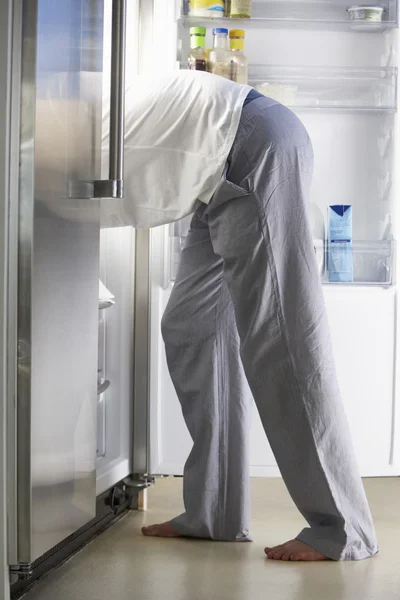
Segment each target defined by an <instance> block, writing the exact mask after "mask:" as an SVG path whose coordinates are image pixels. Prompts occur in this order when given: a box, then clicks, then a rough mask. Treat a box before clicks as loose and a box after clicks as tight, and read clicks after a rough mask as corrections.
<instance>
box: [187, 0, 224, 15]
mask: <svg viewBox="0 0 400 600" xmlns="http://www.w3.org/2000/svg"><path fill="white" fill-rule="evenodd" d="M188 15H189V17H210V18H214V19H216V18H218V17H224V16H225V2H224V0H190V2H189V12H188Z"/></svg>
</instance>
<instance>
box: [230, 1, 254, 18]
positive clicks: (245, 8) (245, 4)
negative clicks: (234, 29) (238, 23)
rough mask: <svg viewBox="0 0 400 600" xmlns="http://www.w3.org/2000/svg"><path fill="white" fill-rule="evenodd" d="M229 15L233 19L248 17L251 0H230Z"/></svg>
mask: <svg viewBox="0 0 400 600" xmlns="http://www.w3.org/2000/svg"><path fill="white" fill-rule="evenodd" d="M229 16H230V17H233V18H235V19H250V17H251V0H231V2H230V11H229Z"/></svg>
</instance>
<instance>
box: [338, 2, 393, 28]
mask: <svg viewBox="0 0 400 600" xmlns="http://www.w3.org/2000/svg"><path fill="white" fill-rule="evenodd" d="M347 12H348V13H349V16H350V20H351V21H352V22H353V27H354V28H355V29H357V28H359V29H366V28H368V27H371V28H376V27H377V26H378V25H379V24H380V23H381V22H382V18H383V13H384V12H385V9H384V8H383V7H382V6H373V5H369V6H368V5H363V6H361V5H360V6H351V7H350V8H348V9H347Z"/></svg>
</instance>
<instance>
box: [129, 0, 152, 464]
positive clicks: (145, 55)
mask: <svg viewBox="0 0 400 600" xmlns="http://www.w3.org/2000/svg"><path fill="white" fill-rule="evenodd" d="M154 10H155V7H154V0H140V3H139V32H140V38H139V73H146V71H147V70H148V68H149V67H150V68H151V65H150V64H149V60H150V61H151V59H152V52H149V49H150V48H152V45H153V36H154ZM134 332H135V345H134V356H135V370H134V371H135V374H134V403H133V450H132V451H133V456H132V465H133V472H134V473H135V474H137V475H147V474H149V467H150V389H149V383H150V231H149V230H146V229H139V230H138V231H137V232H136V246H135V320H134Z"/></svg>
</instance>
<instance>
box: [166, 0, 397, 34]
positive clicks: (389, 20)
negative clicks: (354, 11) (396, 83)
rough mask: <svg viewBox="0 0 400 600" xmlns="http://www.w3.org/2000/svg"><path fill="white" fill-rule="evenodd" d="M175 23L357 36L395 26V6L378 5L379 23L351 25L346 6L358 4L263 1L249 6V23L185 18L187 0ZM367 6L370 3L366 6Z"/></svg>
mask: <svg viewBox="0 0 400 600" xmlns="http://www.w3.org/2000/svg"><path fill="white" fill-rule="evenodd" d="M177 4H178V9H177V18H178V22H180V23H182V24H183V25H184V26H185V27H192V26H202V27H207V26H211V27H230V26H232V27H238V26H240V27H245V28H247V29H248V28H250V27H268V26H269V25H270V26H276V25H279V24H282V25H286V26H288V27H293V26H296V25H300V26H301V25H302V24H303V25H305V26H312V25H313V24H315V25H317V26H321V25H324V24H325V25H327V26H330V27H335V26H336V27H341V28H348V29H350V30H353V29H356V30H359V31H361V32H363V31H364V32H366V31H370V32H377V31H385V29H388V28H393V27H396V26H397V23H396V14H397V2H395V1H391V0H384V1H383V2H378V3H377V6H382V7H383V8H384V9H385V10H384V13H383V19H382V21H381V22H376V23H374V22H372V23H371V22H368V21H366V22H354V21H352V20H351V19H350V15H349V13H348V12H347V9H348V8H349V7H350V6H354V5H357V4H360V3H359V2H351V0H350V1H349V0H348V1H347V2H346V1H344V0H327V1H326V2H320V1H319V0H292V1H290V0H275V1H274V0H264V1H260V0H258V1H254V0H253V3H252V11H251V19H234V18H229V17H219V18H215V19H213V18H204V17H193V16H191V17H189V16H188V0H182V1H180V0H179V1H178V3H177ZM369 4H371V3H369Z"/></svg>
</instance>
